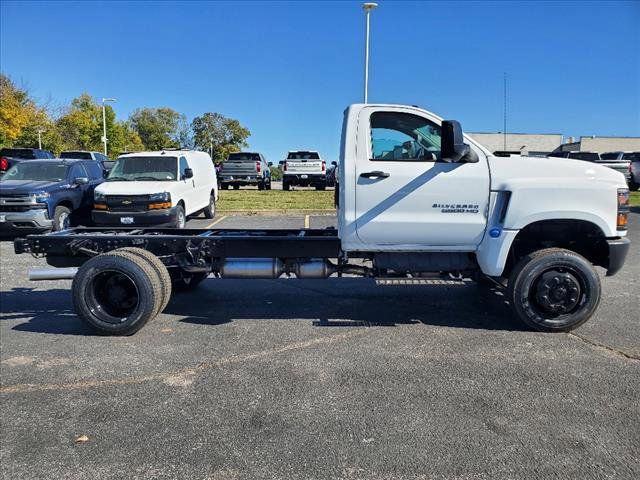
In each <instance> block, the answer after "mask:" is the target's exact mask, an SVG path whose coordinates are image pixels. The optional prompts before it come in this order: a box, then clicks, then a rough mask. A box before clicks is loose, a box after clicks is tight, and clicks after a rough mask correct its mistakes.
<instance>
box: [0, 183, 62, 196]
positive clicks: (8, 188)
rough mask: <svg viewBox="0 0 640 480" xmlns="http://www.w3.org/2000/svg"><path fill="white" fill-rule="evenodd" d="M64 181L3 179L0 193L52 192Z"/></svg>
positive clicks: (0, 184) (27, 193)
mask: <svg viewBox="0 0 640 480" xmlns="http://www.w3.org/2000/svg"><path fill="white" fill-rule="evenodd" d="M62 183H64V182H50V181H46V180H44V181H42V180H40V181H36V180H2V181H0V195H2V194H3V193H4V194H11V195H20V194H24V195H29V194H31V193H37V192H50V191H52V190H55V189H57V188H60V186H61V185H62Z"/></svg>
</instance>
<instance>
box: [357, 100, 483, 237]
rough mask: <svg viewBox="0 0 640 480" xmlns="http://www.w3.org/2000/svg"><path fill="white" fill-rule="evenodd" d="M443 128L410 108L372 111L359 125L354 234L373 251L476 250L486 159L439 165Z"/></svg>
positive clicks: (480, 230)
mask: <svg viewBox="0 0 640 480" xmlns="http://www.w3.org/2000/svg"><path fill="white" fill-rule="evenodd" d="M440 140H441V130H440V120H438V119H437V118H435V117H430V116H429V115H428V114H427V113H426V112H424V111H422V110H419V109H413V108H410V107H375V106H372V107H367V108H364V109H362V111H361V112H360V116H359V118H358V138H357V140H356V141H357V148H358V154H357V161H356V172H355V174H356V175H355V181H356V198H355V207H356V231H357V235H358V238H359V239H360V240H361V241H362V242H364V243H367V244H369V245H381V246H383V245H394V246H398V247H400V248H402V246H406V247H407V248H419V249H420V250H429V249H438V248H439V247H453V248H454V249H459V250H464V249H467V248H468V249H470V250H472V249H473V248H474V247H475V246H476V245H478V244H479V243H480V241H481V240H482V237H483V234H484V230H485V226H486V211H487V203H488V201H489V169H488V165H487V159H486V156H485V155H484V153H483V152H482V151H481V150H480V149H479V148H477V147H475V146H473V145H471V148H473V149H474V150H475V151H476V153H477V154H478V156H479V158H480V160H479V161H478V162H477V163H447V162H443V161H442V159H441V152H440V145H441V143H440Z"/></svg>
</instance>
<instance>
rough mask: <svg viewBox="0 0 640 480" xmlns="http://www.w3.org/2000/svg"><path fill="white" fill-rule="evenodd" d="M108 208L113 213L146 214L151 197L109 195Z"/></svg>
mask: <svg viewBox="0 0 640 480" xmlns="http://www.w3.org/2000/svg"><path fill="white" fill-rule="evenodd" d="M106 198H107V201H106V203H107V208H108V209H109V210H110V211H112V212H146V211H147V208H148V205H149V195H107V197H106Z"/></svg>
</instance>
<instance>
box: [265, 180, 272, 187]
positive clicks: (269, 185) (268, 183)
mask: <svg viewBox="0 0 640 480" xmlns="http://www.w3.org/2000/svg"><path fill="white" fill-rule="evenodd" d="M265 188H266V189H267V190H271V178H269V181H268V182H267V185H266V187H265Z"/></svg>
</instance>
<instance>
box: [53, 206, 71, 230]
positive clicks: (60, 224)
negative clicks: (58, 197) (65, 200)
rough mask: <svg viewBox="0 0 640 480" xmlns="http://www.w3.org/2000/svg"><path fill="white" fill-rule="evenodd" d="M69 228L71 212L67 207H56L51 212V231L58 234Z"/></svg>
mask: <svg viewBox="0 0 640 480" xmlns="http://www.w3.org/2000/svg"><path fill="white" fill-rule="evenodd" d="M70 226H71V210H69V209H68V208H67V207H65V206H62V205H58V206H57V207H56V209H55V210H54V212H53V231H54V232H59V231H60V230H66V229H67V228H69V227H70Z"/></svg>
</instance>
